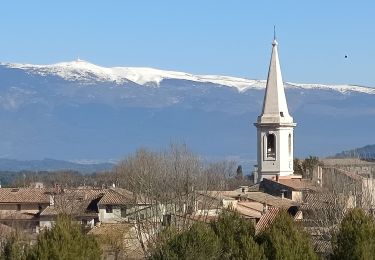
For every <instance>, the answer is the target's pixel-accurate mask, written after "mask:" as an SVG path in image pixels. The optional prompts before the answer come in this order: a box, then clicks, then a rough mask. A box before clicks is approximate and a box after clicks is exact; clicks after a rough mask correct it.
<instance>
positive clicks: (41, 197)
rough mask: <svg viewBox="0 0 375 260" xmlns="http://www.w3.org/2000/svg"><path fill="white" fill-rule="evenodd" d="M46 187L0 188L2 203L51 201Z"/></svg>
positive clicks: (0, 200)
mask: <svg viewBox="0 0 375 260" xmlns="http://www.w3.org/2000/svg"><path fill="white" fill-rule="evenodd" d="M49 201H50V200H49V195H48V194H47V192H46V190H45V189H39V188H0V203H20V204H22V203H40V204H44V203H49Z"/></svg>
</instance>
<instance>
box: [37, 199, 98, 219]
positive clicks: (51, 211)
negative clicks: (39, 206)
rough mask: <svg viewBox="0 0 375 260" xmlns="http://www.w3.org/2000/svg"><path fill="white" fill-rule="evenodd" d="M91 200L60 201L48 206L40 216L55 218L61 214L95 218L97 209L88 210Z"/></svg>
mask: <svg viewBox="0 0 375 260" xmlns="http://www.w3.org/2000/svg"><path fill="white" fill-rule="evenodd" d="M91 202H92V200H91V199H88V200H83V201H77V200H72V201H69V200H61V202H55V204H54V205H51V206H48V207H47V208H45V209H44V210H43V211H42V212H41V213H40V216H56V215H58V214H61V213H66V214H70V215H74V216H82V217H84V216H90V217H95V216H97V215H98V210H97V209H90V208H89V205H90V204H91Z"/></svg>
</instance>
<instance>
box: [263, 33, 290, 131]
mask: <svg viewBox="0 0 375 260" xmlns="http://www.w3.org/2000/svg"><path fill="white" fill-rule="evenodd" d="M277 45H278V43H277V41H276V39H274V41H273V42H272V54H271V61H270V66H269V70H268V77H267V86H266V93H265V95H264V101H263V110H262V114H261V116H259V117H258V123H287V124H288V123H293V118H292V117H291V116H290V115H289V111H288V105H287V103H286V98H285V91H284V84H283V78H282V75H281V69H280V61H279V55H278V52H277Z"/></svg>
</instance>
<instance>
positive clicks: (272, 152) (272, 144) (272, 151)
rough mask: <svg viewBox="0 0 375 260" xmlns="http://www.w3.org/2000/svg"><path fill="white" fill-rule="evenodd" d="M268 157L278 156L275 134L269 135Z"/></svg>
mask: <svg viewBox="0 0 375 260" xmlns="http://www.w3.org/2000/svg"><path fill="white" fill-rule="evenodd" d="M267 158H276V137H275V135H274V134H268V135H267Z"/></svg>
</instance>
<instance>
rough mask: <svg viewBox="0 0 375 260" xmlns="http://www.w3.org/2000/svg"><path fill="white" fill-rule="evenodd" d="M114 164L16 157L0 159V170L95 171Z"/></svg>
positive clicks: (108, 168) (109, 168)
mask: <svg viewBox="0 0 375 260" xmlns="http://www.w3.org/2000/svg"><path fill="white" fill-rule="evenodd" d="M113 166H114V164H112V163H90V164H86V163H85V164H83V163H74V162H68V161H61V160H54V159H43V160H31V161H20V160H15V159H0V171H12V172H18V171H60V170H72V171H78V172H81V173H94V172H101V171H106V170H111V169H112V168H113Z"/></svg>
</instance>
